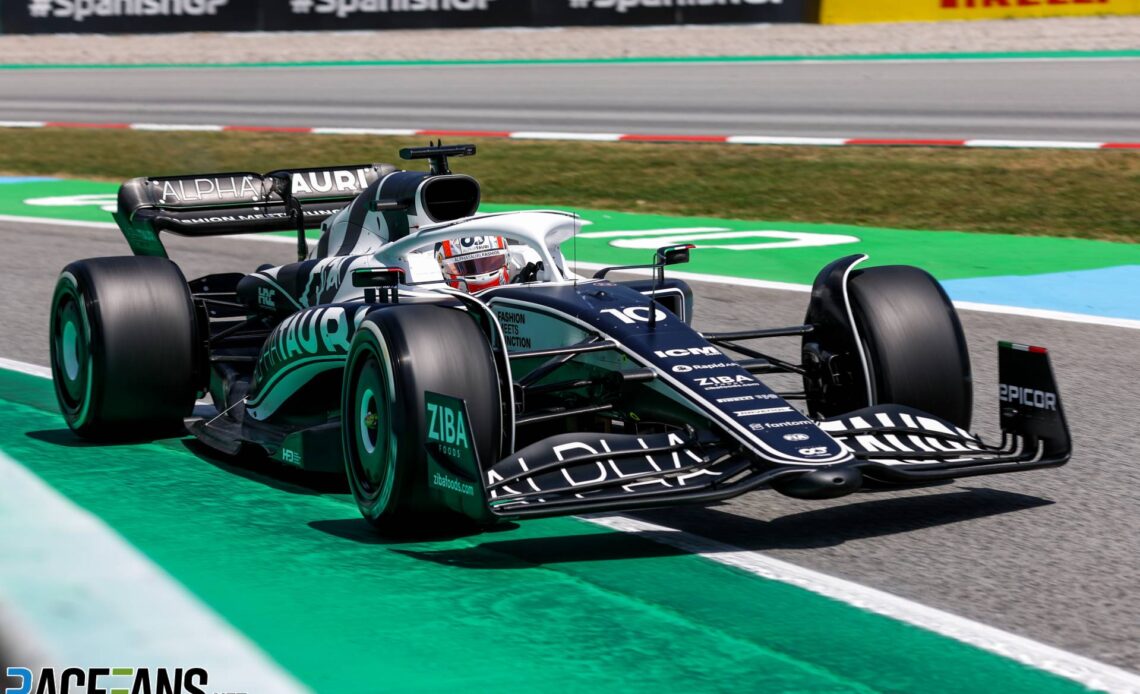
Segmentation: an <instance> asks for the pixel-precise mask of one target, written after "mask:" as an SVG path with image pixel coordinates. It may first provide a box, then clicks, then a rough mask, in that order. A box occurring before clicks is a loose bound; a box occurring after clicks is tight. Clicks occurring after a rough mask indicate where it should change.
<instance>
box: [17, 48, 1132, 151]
mask: <svg viewBox="0 0 1140 694" xmlns="http://www.w3.org/2000/svg"><path fill="white" fill-rule="evenodd" d="M0 95H2V97H3V98H0V120H48V121H78V122H95V123H99V122H104V123H106V122H155V123H167V124H175V123H176V124H183V123H189V124H221V125H231V124H232V125H251V126H257V125H267V126H296V127H310V126H328V127H367V128H422V129H479V130H512V131H517V130H523V131H526V130H542V131H571V132H618V133H623V132H624V133H676V134H732V135H748V134H758V135H773V136H790V137H796V136H800V137H807V136H814V137H870V138H874V137H882V138H958V137H969V138H986V139H1011V138H1013V139H1022V140H1026V139H1029V140H1033V139H1043V140H1078V141H1087V140H1095V141H1102V140H1106V141H1140V119H1137V118H1136V114H1137V113H1140V59H1120V60H1034V61H1025V62H1018V61H1005V60H983V61H973V62H971V61H962V62H934V61H922V62H920V63H908V62H852V63H752V64H740V63H724V64H718V63H693V64H683V63H681V64H622V63H610V64H575V65H542V64H531V65H495V66H488V65H477V64H476V65H467V66H401V67H360V66H354V67H289V68H272V69H265V68H249V69H237V68H235V69H225V70H224V71H222V70H219V69H157V70H155V69H142V70H139V69H125V70H124V69H117V70H116V69H78V70H76V69H51V70H33V71H28V70H8V71H0Z"/></svg>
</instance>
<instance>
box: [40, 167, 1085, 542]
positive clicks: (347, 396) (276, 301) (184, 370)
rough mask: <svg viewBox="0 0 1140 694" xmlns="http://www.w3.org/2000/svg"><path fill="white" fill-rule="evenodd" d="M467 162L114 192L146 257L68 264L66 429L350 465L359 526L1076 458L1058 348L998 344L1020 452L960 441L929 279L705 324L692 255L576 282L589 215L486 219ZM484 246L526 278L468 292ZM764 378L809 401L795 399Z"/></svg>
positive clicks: (870, 280) (59, 315) (1003, 415)
mask: <svg viewBox="0 0 1140 694" xmlns="http://www.w3.org/2000/svg"><path fill="white" fill-rule="evenodd" d="M474 152H475V148H474V146H471V145H459V146H438V145H437V146H431V147H421V148H411V149H406V150H402V151H401V153H400V154H401V156H402V157H403V158H405V159H409V160H411V159H428V160H430V170H429V171H413V170H398V169H397V168H396V167H394V166H390V165H386V164H372V165H354V166H338V167H331V168H320V169H295V170H288V171H275V172H272V173H269V174H265V175H259V174H254V173H224V174H206V175H192V176H179V177H162V178H137V179H133V180H130V181H128V182H126V183H124V184H123V186H122V187H121V189H120V191H119V198H118V211H117V212H116V213H115V214H114V217H115V219H116V221H117V222H118V224H119V226H120V227H121V229H122V231H123V233H124V235H125V236H126V240H127V242H128V244H129V245H130V248H131V250H132V252H133V253H134V255H131V256H125V257H114V258H93V259H88V260H80V261H76V262H73V263H71V264H70V265H68V266H67V267H66V268H65V269H64V270H63V272H62V274H61V275H60V277H59V281H58V284H57V286H56V290H55V295H54V299H53V304H52V309H51V363H52V372H53V377H54V383H55V390H56V394H57V396H58V400H59V405H60V409H61V410H62V412H63V415H64V417H65V418H66V420H67V423H68V425H69V426H70V427H71V429H72V430H74V431H75V432H76V433H77V434H79V435H80V436H83V437H86V438H92V439H108V438H124V437H125V438H139V437H156V436H162V435H168V434H179V433H182V432H184V431H185V429H184V427H188V428H189V431H190V433H191V434H192V435H193V436H195V437H197V439H198V440H200V441H201V442H202V443H204V444H206V445H207V446H209V447H211V448H213V449H217V450H218V451H221V452H223V453H225V454H229V455H246V454H250V453H259V454H261V455H264V456H268V457H269V458H272V459H275V460H277V461H279V462H280V463H283V464H285V465H289V466H296V467H299V468H302V469H307V470H315V471H326V472H338V473H339V472H340V471H344V474H346V476H347V479H348V484H349V487H350V488H351V490H352V494H353V496H354V498H355V500H356V502H357V504H358V506H359V508H360V511H361V513H362V514H363V515H364V517H365V518H367V519H368V520H369V521H371V522H372V523H373V524H375V525H377V526H380V527H382V528H386V529H390V530H391V529H400V528H401V527H406V526H407V525H408V524H412V523H417V522H420V521H421V520H422V519H424V518H434V519H445V518H449V517H451V518H454V517H456V516H457V515H462V516H466V517H469V518H471V519H474V520H475V521H477V522H480V523H488V524H489V523H493V522H495V521H498V520H503V519H519V518H528V517H538V516H554V515H561V514H570V513H578V512H587V511H615V510H623V509H637V508H645V507H655V506H668V505H674V504H685V503H697V504H700V503H709V502H713V501H717V500H721V499H727V498H730V497H735V496H737V495H740V494H744V493H746V492H750V491H753V490H757V489H762V488H772V489H775V490H776V491H778V492H782V493H784V494H787V495H790V496H793V497H798V498H805V499H825V498H832V497H838V496H842V495H844V494H849V493H852V492H855V491H857V490H859V489H860V488H861V487H862V486H864V485H868V486H869V485H875V486H878V487H881V486H884V485H886V486H891V485H893V486H902V487H905V486H917V485H922V484H927V483H930V482H933V481H940V480H948V479H953V478H960V477H966V476H971V475H984V474H991V473H1003V472H1015V471H1022V470H1031V469H1037V468H1045V467H1051V466H1058V465H1062V464H1064V463H1065V462H1066V461H1067V460H1068V458H1069V455H1070V451H1071V445H1070V439H1069V434H1068V429H1067V426H1066V423H1065V419H1064V415H1063V411H1062V407H1061V399H1060V397H1059V395H1058V393H1057V387H1056V385H1055V382H1054V377H1053V373H1052V369H1051V367H1050V364H1049V356H1048V354H1047V352H1046V350H1044V349H1042V348H1038V347H1030V346H1026V345H1018V344H1012V343H1001V344H1000V345H999V349H998V359H999V373H1000V378H999V380H1000V400H1001V402H1000V423H1001V430H1002V432H1003V434H1002V440H1001V442H1000V443H999V444H997V445H991V444H987V443H984V442H983V441H982V440H981V439H980V438H979V437H978V436H976V435H974V434H971V433H970V431H969V428H970V423H971V414H972V408H973V390H972V376H971V367H970V360H969V357H968V353H967V349H966V342H965V339H964V336H963V332H962V328H961V325H960V324H959V320H958V317H957V314H956V313H955V310H954V307H953V305H952V304H951V303H950V301H949V300H948V299H947V296H946V294H945V292H944V291H943V290H942V288H941V287H940V286H939V284H938V282H937V281H936V280H934V278H932V277H931V276H930V275H929V274H927V273H926V272H924V271H922V270H919V269H917V268H914V267H908V266H882V267H869V268H865V269H863V268H860V267H859V264H860V262H861V261H863V260H864V258H865V256H851V257H846V258H842V259H839V260H836V261H835V262H833V263H831V264H830V265H828V266H826V267H824V268H823V269H822V271H821V272H820V273H819V276H818V277H817V279H816V280H815V285H814V288H813V290H812V293H811V298H810V301H809V302H808V306H807V313H806V318H805V319H804V322H803V324H801V325H794V326H790V327H766V328H754V329H743V330H739V331H735V332H716V333H713V332H703V333H702V332H700V331H698V330H696V329H694V328H693V327H691V324H690V323H691V320H692V317H693V310H694V301H693V293H692V291H691V289H690V288H689V286H688V285H687V284H686V283H685V282H683V281H681V280H679V279H677V278H671V277H666V275H665V268H666V267H667V266H670V265H674V264H677V263H682V262H686V261H687V260H688V257H689V254H690V251H691V248H692V247H690V246H671V247H664V248H661V249H659V250H658V251H657V252H656V253H655V254H654V256H653V258H652V259H647V260H649V261H650V262H648V263H647V264H646V265H645V266H640V267H641V271H642V272H643V273H645V272H646V271H648V273H649V275H648V276H647V277H645V278H642V279H633V280H624V281H619V280H616V279H611V277H610V276H611V274H613V275H616V276H619V277H621V276H625V277H628V276H629V275H628V274H627V275H622V274H620V273H619V271H621V270H633V269H635V268H632V267H619V268H607V269H605V270H602V271H599V272H597V273H596V274H595V275H594V276H593V277H589V278H586V277H580V276H578V275H576V274H575V273H574V272H572V269H571V266H570V265H569V264H568V263H567V262H566V260H565V259H564V258H563V255H562V252H561V245H562V244H563V243H564V242H565V241H567V240H569V239H570V238H572V236H573V235H574V234H575V233H576V230H577V225H578V220H577V219H576V218H575V216H573V215H570V214H565V213H560V212H549V211H534V212H511V213H502V214H482V215H481V214H477V208H478V205H479V200H480V189H479V185H478V183H477V182H476V181H475V180H474V179H473V178H471V177H469V176H465V175H460V174H453V173H451V171H450V169H449V164H448V158H449V157H455V156H461V155H468V154H474ZM317 227H319V228H320V229H321V236H320V241H319V243H318V244H317V245H316V247H315V248H314V249H312V250H311V251H309V250H308V249H307V247H306V241H305V236H304V232H305V230H306V229H315V228H317ZM293 230H296V231H297V232H298V254H299V258H300V259H299V260H298V262H295V263H290V264H287V265H283V266H280V267H262V268H261V269H258V270H257V271H256V272H252V273H250V274H214V275H209V276H206V277H200V278H197V279H192V280H189V281H187V280H186V279H185V277H184V276H183V274H182V272H181V271H180V269H179V268H178V266H177V265H175V264H174V263H173V262H171V261H170V260H169V259H168V258H167V257H166V252H165V250H164V247H163V245H162V242H161V241H160V239H159V234H160V232H169V233H174V234H181V235H184V236H195V237H202V236H211V235H221V234H238V233H247V232H267V231H277V232H281V231H293ZM487 236H493V237H501V238H503V239H505V240H506V242H505V243H506V248H507V249H508V251H509V253H510V255H511V258H512V262H513V263H514V265H515V267H517V268H519V270H518V272H516V273H514V278H513V279H514V282H513V283H511V284H506V285H503V286H496V287H492V288H490V289H485V290H482V291H479V292H474V293H472V292H467V291H464V290H463V288H462V287H460V288H455V287H453V286H450V285H449V283H448V282H446V281H445V280H444V277H443V275H442V274H441V271H440V265H439V264H438V262H437V261H436V259H435V257H434V255H433V252H434V251H435V249H436V248H437V247H438V246H440V245H441V244H443V243H445V242H452V243H462V242H463V240H464V239H472V238H479V237H487ZM774 338H793V339H798V340H799V341H800V342H801V347H802V349H801V353H802V359H801V360H799V362H798V363H794V362H789V361H787V360H782V359H779V358H776V357H774V356H772V355H770V354H767V353H765V352H764V351H761V349H760V347H759V346H758V341H761V340H769V339H774ZM769 374H792V375H794V376H797V377H799V378H802V384H803V385H802V389H799V387H798V386H795V387H796V388H797V389H796V390H795V392H778V391H777V390H775V389H774V387H772V386H770V385H768V384H766V382H765V378H764V377H766V376H767V375H769ZM767 380H768V381H769V382H771V381H772V379H767ZM784 380H787V378H786V377H785V379H784ZM797 383H798V381H797ZM207 396H208V399H209V401H210V402H211V403H212V405H209V406H208V407H209V411H208V412H207V413H205V414H204V415H203V412H202V408H203V406H202V405H199V407H198V408H197V409H196V408H195V402H196V400H198V399H205V398H207ZM793 403H796V404H793ZM192 414H193V415H195V416H191V415H192Z"/></svg>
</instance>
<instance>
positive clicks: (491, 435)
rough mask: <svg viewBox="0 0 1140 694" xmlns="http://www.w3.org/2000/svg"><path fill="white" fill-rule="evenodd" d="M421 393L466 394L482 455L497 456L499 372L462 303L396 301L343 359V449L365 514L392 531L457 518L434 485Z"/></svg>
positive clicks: (367, 323)
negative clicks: (448, 305) (433, 493)
mask: <svg viewBox="0 0 1140 694" xmlns="http://www.w3.org/2000/svg"><path fill="white" fill-rule="evenodd" d="M425 391H432V392H435V393H441V394H444V395H450V396H452V397H456V398H460V399H462V400H464V401H465V402H466V403H467V409H468V412H469V415H470V417H471V427H470V434H471V437H472V440H473V444H474V446H475V449H476V452H477V454H478V456H479V460H480V461H481V462H482V463H483V464H484V465H486V464H490V463H491V462H496V461H498V459H499V457H500V456H499V454H500V451H499V450H498V449H499V446H500V440H501V430H502V403H501V401H500V394H499V382H498V374H497V371H496V367H495V362H494V359H493V357H492V355H491V349H490V346H489V345H488V343H487V338H486V337H485V336H484V335H483V333H482V332H481V331H480V330H479V328H478V326H476V324H475V322H474V321H472V320H471V318H470V317H468V316H467V315H466V313H464V312H462V311H459V310H456V309H452V308H445V307H442V306H436V305H422V304H421V305H396V306H390V307H387V308H383V309H380V310H377V311H374V312H372V313H370V314H369V315H368V317H367V318H365V320H364V322H363V323H362V324H361V326H360V328H359V329H358V330H357V332H356V335H355V336H354V337H353V340H352V345H351V348H350V349H349V355H348V360H347V363H346V366H345V377H344V385H343V387H342V397H341V413H342V426H341V431H342V448H343V451H344V459H345V472H346V474H347V476H348V482H349V487H350V488H351V490H352V496H353V498H354V499H355V500H356V504H357V507H358V508H359V509H360V513H361V515H363V516H364V518H365V519H367V520H368V521H369V522H370V523H371V524H372V525H373V526H375V527H376V528H378V529H380V530H381V531H382V532H384V533H386V534H409V533H414V532H417V531H421V530H425V529H435V528H440V527H444V526H447V525H448V524H450V523H454V522H456V521H458V520H459V518H458V516H457V515H456V514H454V513H453V512H451V511H449V510H448V509H446V508H443V507H441V506H439V505H438V504H436V503H435V502H433V500H432V498H431V495H430V494H429V491H428V473H427V450H426V448H425V445H424V443H425V441H426V440H427V426H428V422H427V416H426V406H425V401H424V393H425Z"/></svg>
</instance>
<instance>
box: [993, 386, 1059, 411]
mask: <svg viewBox="0 0 1140 694" xmlns="http://www.w3.org/2000/svg"><path fill="white" fill-rule="evenodd" d="M998 398H999V399H1000V400H1001V401H1002V402H1011V403H1013V404H1015V405H1025V406H1026V407H1035V408H1037V409H1039V410H1052V411H1054V412H1055V411H1056V410H1057V394H1056V393H1048V392H1046V391H1043V390H1034V389H1033V388H1023V387H1021V386H1011V385H1007V384H1005V383H1002V384H1000V385H999V386H998Z"/></svg>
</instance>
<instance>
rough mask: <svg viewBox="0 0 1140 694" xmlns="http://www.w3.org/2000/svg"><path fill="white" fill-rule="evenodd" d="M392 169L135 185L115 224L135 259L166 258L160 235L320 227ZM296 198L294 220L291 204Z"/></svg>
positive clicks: (126, 188)
mask: <svg viewBox="0 0 1140 694" xmlns="http://www.w3.org/2000/svg"><path fill="white" fill-rule="evenodd" d="M396 170H397V169H396V167H394V166H392V165H391V164H352V165H344V166H332V167H318V168H306V169H289V170H282V171H271V172H270V173H267V174H258V173H252V172H246V171H238V172H231V173H214V174H194V175H189V176H165V177H151V178H133V179H131V180H129V181H127V182H126V183H124V184H123V185H122V186H121V187H120V188H119V208H118V210H117V211H116V212H114V213H113V216H114V218H115V222H116V223H118V225H119V228H120V229H121V230H122V232H123V236H125V237H126V239H127V243H128V244H129V245H130V247H131V251H132V252H134V254H135V255H154V256H161V257H165V256H166V249H165V248H164V247H163V245H162V242H161V241H160V240H159V238H158V235H159V233H160V232H163V231H168V232H170V233H173V234H179V235H182V236H221V235H229V234H248V233H257V232H266V231H293V230H296V229H297V228H298V226H299V223H300V225H303V226H304V228H308V229H311V228H316V227H319V226H320V224H321V222H323V221H324V220H325V219H327V218H328V217H330V216H331V215H333V214H335V213H336V212H338V211H339V210H340V209H341V208H343V207H344V206H345V205H347V204H348V203H350V202H352V200H353V199H355V198H356V196H358V195H359V194H360V193H361V192H363V191H364V190H365V189H367V188H368V187H369V186H371V185H373V184H375V183H376V182H378V181H379V180H380V179H382V178H383V177H384V176H386V175H388V174H389V173H392V172H394V171H396ZM290 196H291V197H292V201H293V203H294V209H293V211H294V212H295V211H296V207H298V206H299V208H300V213H301V214H300V217H299V219H298V217H297V216H296V214H291V213H290V207H289V204H288V202H289V201H287V198H289V197H290Z"/></svg>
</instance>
